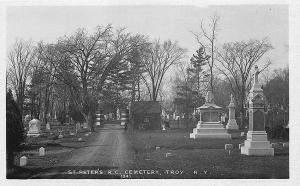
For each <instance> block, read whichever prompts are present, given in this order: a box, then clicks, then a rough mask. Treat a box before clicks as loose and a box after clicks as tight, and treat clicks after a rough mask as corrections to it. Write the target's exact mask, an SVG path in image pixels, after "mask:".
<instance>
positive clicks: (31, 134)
mask: <svg viewBox="0 0 300 186" xmlns="http://www.w3.org/2000/svg"><path fill="white" fill-rule="evenodd" d="M40 135H41V134H40V133H32V132H30V133H29V132H28V133H27V136H31V137H38V136H40Z"/></svg>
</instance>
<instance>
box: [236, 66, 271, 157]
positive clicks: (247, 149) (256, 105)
mask: <svg viewBox="0 0 300 186" xmlns="http://www.w3.org/2000/svg"><path fill="white" fill-rule="evenodd" d="M258 74H259V71H258V67H257V66H255V74H254V83H253V86H252V88H251V90H250V93H249V97H248V99H249V130H248V133H247V139H246V140H245V142H244V144H245V145H244V146H242V147H241V154H245V155H248V156H274V149H273V148H272V147H271V145H270V142H269V141H268V136H267V133H266V131H265V126H264V105H265V104H264V94H263V90H262V89H261V85H260V84H259V83H258Z"/></svg>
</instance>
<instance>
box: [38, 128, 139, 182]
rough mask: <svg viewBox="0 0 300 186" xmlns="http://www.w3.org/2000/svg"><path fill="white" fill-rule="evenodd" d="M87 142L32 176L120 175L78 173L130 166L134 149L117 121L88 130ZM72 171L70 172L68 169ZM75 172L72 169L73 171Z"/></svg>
mask: <svg viewBox="0 0 300 186" xmlns="http://www.w3.org/2000/svg"><path fill="white" fill-rule="evenodd" d="M91 135H92V136H90V139H89V143H88V144H87V145H86V146H84V147H81V148H78V149H75V150H74V151H73V152H72V155H71V156H70V158H68V159H67V160H65V161H64V162H62V163H60V164H58V165H55V166H54V167H52V168H50V169H48V170H46V171H44V172H43V173H40V174H39V175H35V176H33V177H35V178H101V177H104V178H105V177H108V178H110V177H112V178H118V177H120V176H119V175H118V174H115V175H107V174H106V173H104V174H101V175H99V174H98V175H97V174H96V175H91V174H85V173H82V174H81V173H79V171H84V170H89V171H90V170H104V171H106V172H107V171H109V170H112V171H117V172H123V170H124V169H125V168H128V167H131V166H132V164H133V163H134V162H135V161H134V157H135V154H134V151H133V150H132V149H131V147H130V145H129V141H128V139H127V136H126V131H125V130H124V129H123V128H121V126H120V124H106V125H104V126H102V127H100V128H97V129H96V131H95V132H94V133H92V134H91ZM72 171H73V173H71V172H72ZM74 172H76V173H74Z"/></svg>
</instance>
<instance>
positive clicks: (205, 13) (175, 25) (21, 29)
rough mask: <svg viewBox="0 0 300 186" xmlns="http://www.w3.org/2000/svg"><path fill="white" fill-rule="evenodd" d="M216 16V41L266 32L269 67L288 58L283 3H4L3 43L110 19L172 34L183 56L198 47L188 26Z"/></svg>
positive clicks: (51, 36)
mask: <svg viewBox="0 0 300 186" xmlns="http://www.w3.org/2000/svg"><path fill="white" fill-rule="evenodd" d="M215 13H216V14H217V15H219V16H220V18H221V19H220V22H219V32H218V38H217V39H218V45H221V44H223V43H224V42H231V41H241V40H245V41H247V40H249V39H262V38H264V37H266V36H267V37H269V39H270V41H271V43H272V45H273V47H274V49H273V50H272V51H271V52H269V53H268V54H267V55H266V56H265V57H269V58H270V59H271V60H272V62H273V68H277V67H284V66H286V65H287V64H288V48H289V46H288V28H289V26H288V6H287V5H259V6H257V5H255V6H254V5H247V6H246V5H244V6H218V7H216V6H209V7H196V6H94V7H91V6H77V7H75V6H74V7H70V6H69V7H38V6H32V7H10V8H8V9H7V32H6V33H7V44H8V47H10V46H11V45H12V44H13V43H14V41H15V39H16V38H17V37H19V38H23V39H32V40H33V41H36V42H37V41H40V40H43V41H45V42H55V40H57V38H58V37H60V36H64V35H69V34H72V33H74V32H75V30H76V29H77V28H79V27H84V28H86V29H88V30H89V31H91V32H92V31H94V30H95V28H96V26H97V25H107V24H109V23H111V24H112V25H113V26H114V27H116V28H117V27H126V28H127V30H128V31H129V32H132V33H140V34H145V35H148V36H149V37H150V38H152V39H160V40H166V39H171V40H177V41H178V42H179V45H180V46H181V47H184V48H186V49H188V51H189V52H188V59H189V58H190V57H191V55H192V53H194V52H195V50H196V49H197V48H198V47H199V46H198V45H197V43H196V41H195V39H194V37H193V35H192V34H191V33H190V31H194V32H197V31H200V21H201V20H202V19H203V20H204V21H205V22H208V21H209V19H210V17H211V16H213V15H214V14H215Z"/></svg>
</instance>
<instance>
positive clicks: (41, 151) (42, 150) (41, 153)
mask: <svg viewBox="0 0 300 186" xmlns="http://www.w3.org/2000/svg"><path fill="white" fill-rule="evenodd" d="M39 155H40V156H45V148H44V147H41V148H40V149H39Z"/></svg>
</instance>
